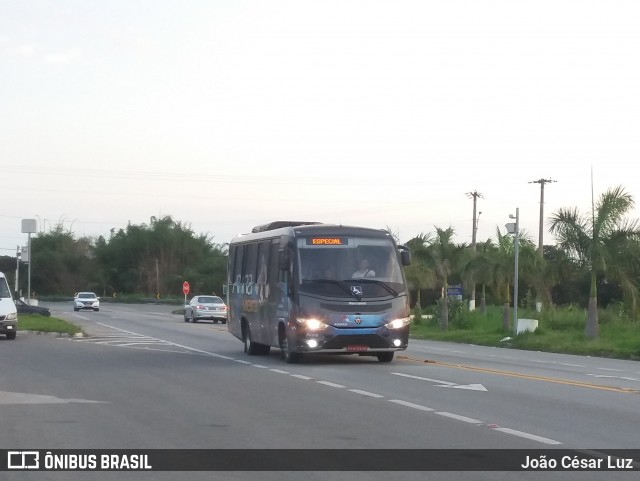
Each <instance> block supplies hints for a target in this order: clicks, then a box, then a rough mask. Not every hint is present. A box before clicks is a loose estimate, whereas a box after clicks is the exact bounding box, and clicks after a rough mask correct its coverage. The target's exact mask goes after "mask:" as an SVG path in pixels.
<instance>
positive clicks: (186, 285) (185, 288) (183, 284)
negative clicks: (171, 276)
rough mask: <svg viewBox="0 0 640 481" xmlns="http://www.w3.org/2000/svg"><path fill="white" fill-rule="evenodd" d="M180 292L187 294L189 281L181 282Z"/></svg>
mask: <svg viewBox="0 0 640 481" xmlns="http://www.w3.org/2000/svg"><path fill="white" fill-rule="evenodd" d="M182 293H183V294H184V295H185V296H186V295H187V294H189V283H188V282H187V281H184V282H183V283H182Z"/></svg>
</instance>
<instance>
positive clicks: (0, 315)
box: [0, 272, 18, 339]
mask: <svg viewBox="0 0 640 481" xmlns="http://www.w3.org/2000/svg"><path fill="white" fill-rule="evenodd" d="M17 328H18V311H17V310H16V305H15V304H14V302H13V297H11V291H10V290H9V284H8V283H7V278H6V277H5V276H4V274H3V273H2V272H0V334H4V335H5V336H7V339H15V338H16V329H17Z"/></svg>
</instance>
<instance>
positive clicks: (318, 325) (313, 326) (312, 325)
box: [298, 318, 329, 331]
mask: <svg viewBox="0 0 640 481" xmlns="http://www.w3.org/2000/svg"><path fill="white" fill-rule="evenodd" d="M298 322H299V323H300V324H302V325H303V326H304V327H306V328H307V329H309V330H310V331H319V330H321V329H325V328H327V327H329V326H327V325H326V324H325V323H324V322H322V321H319V320H318V319H313V318H311V319H300V318H299V319H298Z"/></svg>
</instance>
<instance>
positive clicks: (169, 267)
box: [0, 216, 227, 297]
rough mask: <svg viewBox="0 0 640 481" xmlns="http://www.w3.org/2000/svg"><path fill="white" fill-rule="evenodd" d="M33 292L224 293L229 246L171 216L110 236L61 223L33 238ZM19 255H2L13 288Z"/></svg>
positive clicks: (22, 276) (23, 276) (22, 284)
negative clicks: (186, 287)
mask: <svg viewBox="0 0 640 481" xmlns="http://www.w3.org/2000/svg"><path fill="white" fill-rule="evenodd" d="M31 254H32V255H31V262H32V264H31V290H32V291H33V292H32V294H33V293H35V294H36V295H46V296H70V295H73V293H75V292H78V291H94V292H96V293H98V295H102V296H109V297H111V296H117V295H120V294H135V295H140V296H147V297H155V296H158V295H159V296H160V297H167V296H180V295H181V294H182V283H183V282H184V281H188V282H189V284H190V286H191V292H197V293H207V294H211V293H213V292H215V293H218V294H222V285H223V283H224V280H225V277H226V267H227V246H226V245H224V244H217V243H214V242H213V240H212V239H211V238H210V237H209V236H207V235H204V234H200V235H196V234H195V233H194V232H193V231H192V230H191V228H190V227H189V226H188V225H187V224H183V223H181V222H179V221H176V220H174V219H173V218H171V216H166V217H163V218H160V219H157V220H156V219H155V218H152V219H151V222H150V224H141V225H133V224H129V225H128V226H127V227H126V228H125V229H119V230H117V231H116V230H115V229H112V230H111V233H110V236H109V237H108V238H105V237H103V236H99V237H98V238H95V239H94V238H88V237H81V238H79V239H76V238H75V237H74V236H73V234H72V233H71V232H70V231H69V230H65V228H64V226H63V225H62V224H59V225H57V226H55V227H53V228H52V229H51V230H50V231H48V232H40V233H38V234H37V235H36V236H34V237H32V239H31ZM20 265H21V266H20V273H19V277H18V280H19V291H21V292H22V294H23V295H24V296H25V297H26V295H27V283H28V279H27V265H26V263H24V262H21V263H20ZM15 269H16V259H15V257H7V256H5V257H4V258H0V270H2V271H3V272H5V274H6V275H7V278H8V279H9V280H10V285H11V286H12V287H13V286H14V283H15V280H14V273H15Z"/></svg>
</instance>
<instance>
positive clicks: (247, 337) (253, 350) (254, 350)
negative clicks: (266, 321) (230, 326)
mask: <svg viewBox="0 0 640 481" xmlns="http://www.w3.org/2000/svg"><path fill="white" fill-rule="evenodd" d="M258 350H259V349H258V346H257V345H256V343H255V342H253V341H252V340H251V329H249V325H248V324H247V326H246V328H245V333H244V352H246V353H247V354H249V355H250V356H255V355H256V354H259V353H258Z"/></svg>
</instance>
